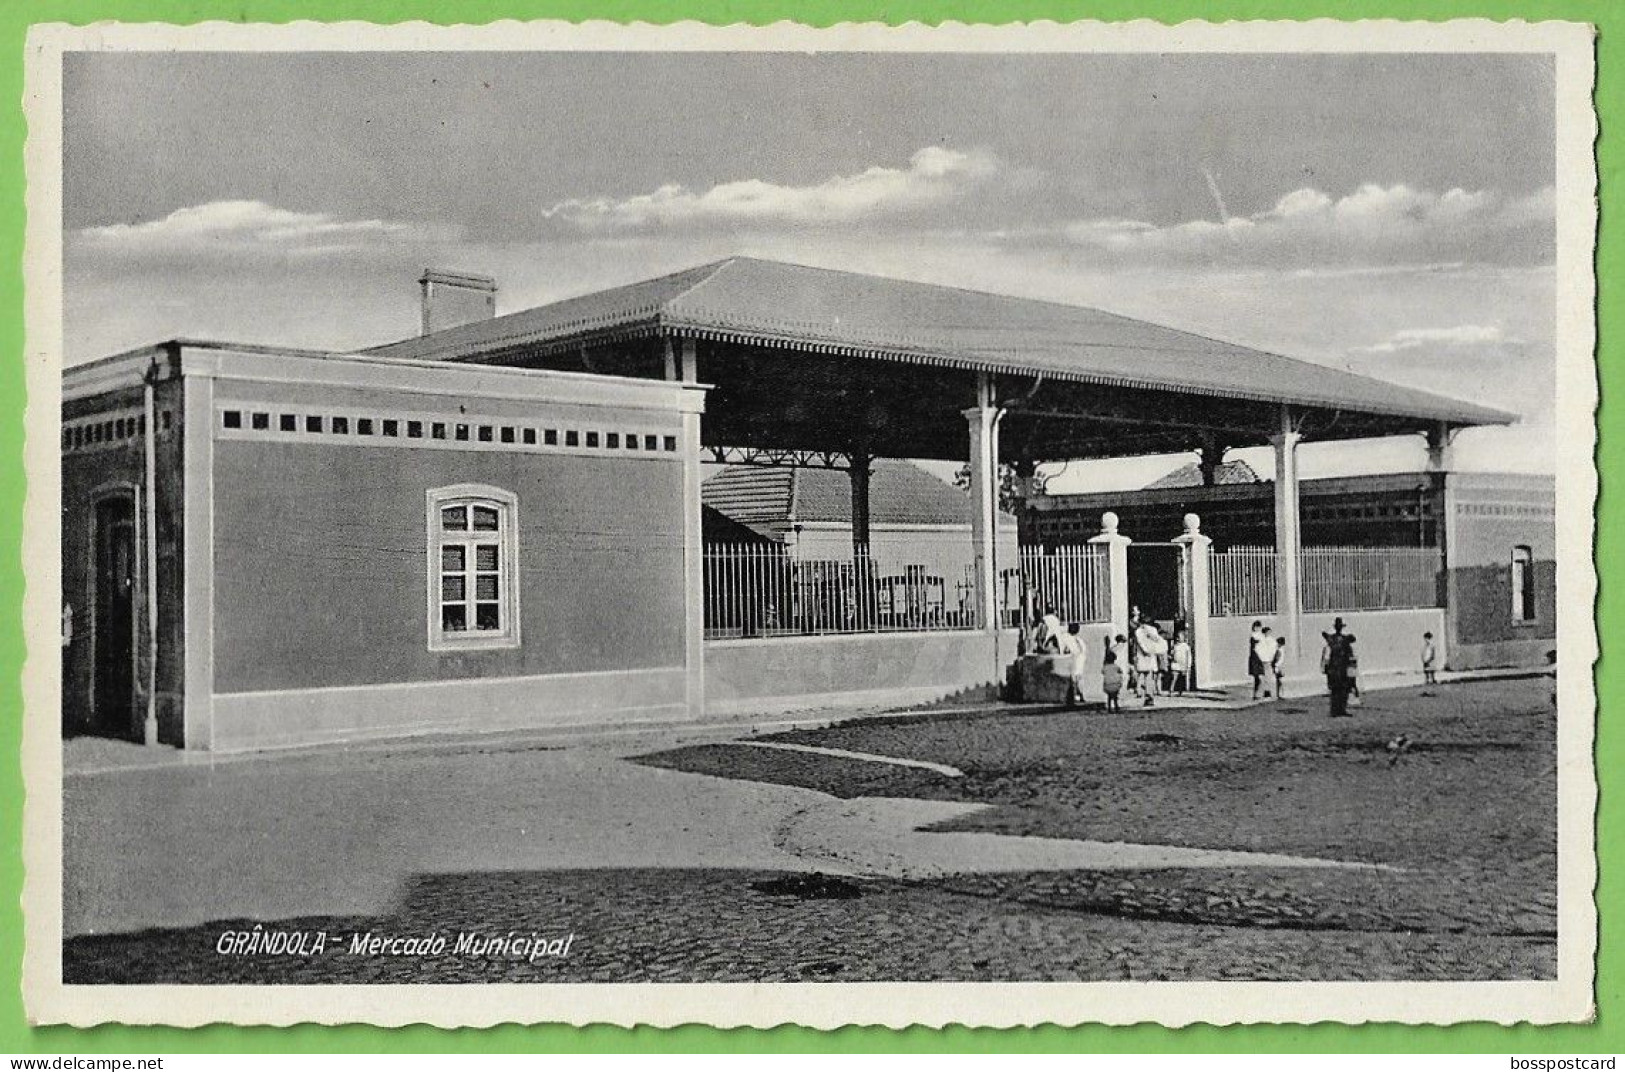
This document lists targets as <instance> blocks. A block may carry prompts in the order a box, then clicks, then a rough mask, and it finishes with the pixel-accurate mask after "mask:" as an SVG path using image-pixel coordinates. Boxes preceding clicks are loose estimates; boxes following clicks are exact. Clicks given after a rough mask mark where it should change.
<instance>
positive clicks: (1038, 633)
mask: <svg viewBox="0 0 1625 1072" xmlns="http://www.w3.org/2000/svg"><path fill="white" fill-rule="evenodd" d="M1326 636H1327V652H1333V653H1334V654H1333V656H1332V657H1335V659H1336V661H1337V662H1338V663H1339V666H1338V668H1337V676H1339V677H1340V678H1342V679H1344V680H1346V682H1347V689H1348V691H1349V692H1350V693H1352V694H1353V695H1354V696H1356V697H1357V696H1359V694H1360V687H1359V684H1358V677H1357V674H1358V670H1357V669H1356V666H1357V664H1356V662H1355V656H1354V650H1353V649H1354V643H1353V642H1354V637H1353V636H1352V635H1349V634H1345V633H1343V619H1341V618H1339V619H1337V622H1336V623H1335V628H1334V631H1333V633H1329V634H1327V635H1326ZM1334 641H1337V642H1339V643H1334ZM1032 650H1033V651H1037V652H1042V653H1045V654H1052V655H1063V656H1071V657H1072V660H1073V662H1072V673H1071V675H1070V676H1071V678H1072V687H1071V690H1070V693H1069V695H1068V697H1067V701H1068V703H1069V704H1070V703H1072V702H1076V701H1080V700H1082V698H1083V686H1084V678H1085V676H1086V675H1087V667H1086V662H1085V659H1084V645H1083V638H1082V637H1080V636H1079V635H1078V623H1076V622H1073V623H1072V624H1071V625H1070V626H1068V627H1066V628H1063V627H1062V625H1061V619H1060V618H1059V617H1058V616H1057V615H1056V613H1055V608H1054V607H1049V608H1046V610H1045V611H1044V615H1043V617H1042V618H1040V619H1039V622H1038V625H1037V627H1036V628H1035V629H1034V631H1033V647H1032ZM1328 658H1329V657H1328V655H1327V654H1325V653H1323V654H1322V659H1321V661H1322V663H1323V664H1325V663H1326V662H1327V661H1328ZM1438 658H1439V652H1438V648H1437V647H1436V646H1435V645H1434V643H1433V634H1432V633H1423V634H1422V673H1423V680H1424V681H1425V682H1426V683H1427V684H1430V685H1431V684H1433V683H1434V682H1435V681H1436V680H1437V679H1436V677H1435V673H1436V670H1437V663H1438ZM1322 669H1323V670H1327V669H1328V668H1327V667H1326V666H1325V665H1323V666H1322ZM1247 674H1248V676H1249V677H1251V678H1252V679H1253V699H1255V700H1257V699H1259V698H1260V697H1261V696H1262V697H1263V698H1268V697H1270V696H1272V695H1273V696H1275V697H1277V698H1280V697H1284V696H1285V695H1286V693H1285V691H1284V689H1283V685H1284V683H1285V677H1286V644H1285V643H1284V642H1283V641H1282V640H1281V639H1280V638H1279V637H1277V636H1276V635H1275V634H1274V632H1273V631H1272V630H1271V629H1270V627H1269V626H1267V625H1265V624H1264V623H1263V622H1259V621H1255V622H1253V627H1252V632H1251V635H1250V636H1249V637H1248V639H1247ZM1272 684H1273V689H1272V688H1271V685H1272ZM1100 686H1101V691H1102V692H1104V693H1105V694H1106V710H1107V711H1121V710H1122V709H1123V708H1122V704H1121V698H1122V694H1123V690H1124V689H1125V688H1126V689H1127V690H1128V691H1129V692H1132V693H1138V694H1139V695H1140V696H1141V697H1142V698H1143V699H1144V701H1145V706H1146V707H1152V706H1154V705H1155V704H1156V698H1157V697H1158V696H1162V695H1165V694H1169V693H1171V694H1173V695H1176V696H1178V695H1183V694H1184V693H1185V692H1187V691H1188V690H1190V689H1191V688H1192V687H1193V682H1192V680H1191V645H1190V640H1189V638H1188V637H1187V636H1186V632H1185V628H1184V623H1182V622H1175V623H1174V629H1173V633H1172V635H1171V636H1170V635H1169V633H1168V632H1167V631H1166V630H1164V629H1163V628H1162V627H1161V626H1159V625H1157V624H1156V623H1155V622H1153V621H1151V620H1150V619H1149V618H1146V617H1144V616H1142V615H1141V614H1140V610H1139V608H1138V607H1136V608H1134V610H1133V611H1132V612H1131V613H1130V615H1129V632H1128V634H1127V635H1124V634H1122V633H1119V634H1117V636H1116V637H1114V638H1113V639H1112V640H1111V642H1110V643H1109V644H1108V645H1107V646H1106V652H1105V656H1104V658H1103V659H1102V660H1101V667H1100ZM1333 691H1334V693H1335V691H1336V689H1335V688H1334V690H1333Z"/></svg>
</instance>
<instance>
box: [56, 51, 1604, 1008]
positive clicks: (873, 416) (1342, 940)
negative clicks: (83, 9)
mask: <svg viewBox="0 0 1625 1072" xmlns="http://www.w3.org/2000/svg"><path fill="white" fill-rule="evenodd" d="M36 38H37V44H38V46H39V47H38V49H37V50H36V54H35V55H34V56H33V57H32V61H31V62H32V66H31V69H30V87H29V93H30V95H29V106H30V109H31V111H30V116H31V124H30V143H29V154H30V159H29V195H30V218H29V236H30V249H29V275H28V281H29V303H30V305H29V310H30V338H31V344H32V350H31V354H30V373H29V374H30V403H29V414H28V435H29V446H28V450H29V462H30V482H31V483H30V507H29V509H30V523H29V525H30V527H29V530H28V540H29V548H28V554H29V563H30V566H29V568H30V583H29V592H28V604H27V616H28V628H29V636H30V654H29V665H28V674H29V679H28V685H29V692H28V712H27V723H26V732H27V735H28V736H27V740H26V742H25V746H26V747H25V751H26V760H27V771H28V775H29V801H28V808H29V813H28V822H29V824H30V826H29V829H30V831H31V835H30V839H29V844H28V861H27V862H28V868H29V871H28V883H29V886H28V891H27V895H26V897H25V906H26V907H27V909H28V912H29V946H28V984H29V986H28V991H27V993H28V997H29V1007H30V1015H31V1016H32V1017H34V1018H35V1019H36V1020H39V1021H42V1022H68V1023H77V1024H88V1023H96V1022H103V1021H108V1020H114V1021H122V1022H128V1023H174V1024H202V1023H210V1022H217V1021H227V1022H235V1023H243V1024H250V1023H288V1022H298V1021H300V1020H318V1021H325V1022H342V1021H347V1020H348V1021H357V1020H358V1021H365V1022H372V1023H379V1024H392V1023H412V1022H428V1023H435V1024H444V1025H449V1026H455V1025H460V1024H471V1025H474V1024H484V1023H493V1022H500V1021H501V1020H513V1019H519V1020H522V1021H531V1022H538V1021H563V1022H575V1023H586V1022H599V1021H602V1022H611V1023H628V1024H630V1023H654V1024H661V1023H683V1022H692V1021H699V1022H705V1023H712V1024H717V1025H735V1024H758V1025H761V1024H774V1023H781V1022H795V1023H803V1024H808V1025H813V1026H839V1025H841V1024H846V1023H883V1024H898V1025H903V1024H910V1023H945V1022H963V1023H970V1024H986V1025H1000V1026H1007V1025H1013V1024H1028V1023H1045V1022H1051V1023H1067V1024H1075V1023H1080V1022H1087V1021H1101V1022H1108V1023H1116V1022H1133V1021H1141V1020H1150V1021H1156V1022H1161V1023H1167V1024H1180V1023H1189V1022H1211V1023H1224V1022H1237V1021H1293V1022H1304V1021H1313V1020H1325V1019H1331V1020H1342V1021H1345V1022H1354V1021H1362V1020H1369V1019H1374V1020H1392V1021H1408V1022H1429V1023H1451V1022H1459V1021H1462V1020H1467V1019H1480V1020H1482V1019H1492V1020H1501V1021H1503V1022H1511V1021H1527V1020H1532V1021H1534V1022H1554V1021H1573V1020H1578V1019H1583V1018H1585V1017H1586V1016H1588V1015H1589V1011H1590V1009H1591V1008H1592V981H1593V968H1592V963H1593V955H1594V945H1595V935H1596V920H1595V911H1594V906H1593V901H1592V886H1593V882H1594V877H1595V857H1594V834H1593V818H1592V809H1593V804H1594V795H1595V790H1594V779H1593V765H1592V759H1591V751H1590V746H1591V735H1592V722H1593V718H1594V713H1595V710H1594V693H1593V685H1592V676H1591V675H1592V662H1593V660H1594V658H1595V654H1596V637H1595V628H1594V622H1593V612H1592V600H1593V596H1594V588H1595V580H1594V573H1593V567H1592V563H1591V547H1592V543H1591V541H1592V531H1593V517H1592V511H1593V500H1594V496H1595V470H1594V464H1593V458H1592V449H1593V443H1594V441H1595V426H1594V406H1595V397H1596V395H1595V368H1594V364H1593V357H1592V353H1593V351H1592V347H1593V341H1594V332H1593V328H1592V319H1591V318H1592V312H1591V301H1592V293H1593V281H1592V266H1591V256H1592V232H1593V228H1594V222H1595V204H1594V200H1593V194H1594V189H1595V170H1594V166H1593V163H1592V155H1591V142H1592V139H1593V137H1594V135H1595V125H1594V120H1593V114H1592V111H1591V105H1590V92H1591V87H1592V60H1591V51H1590V48H1591V42H1590V35H1589V30H1588V28H1587V27H1584V26H1581V25H1578V24H1569V23H1564V24H1558V23H1542V24H1533V25H1531V24H1490V23H1468V24H1455V23H1443V24H1437V25H1424V24H1404V23H1385V24H1357V23H1347V24H1335V23H1316V24H1313V25H1310V24H1298V25H1285V24H1270V23H1256V24H1235V25H1217V24H1212V25H1195V24H1191V25H1185V26H1177V27H1165V26H1154V25H1149V24H1133V25H1132V26H1129V25H1118V26H1115V27H1110V28H1106V27H1102V26H1098V25H1096V26H1090V25H1088V24H1078V25H1073V26H1057V25H1054V24H1049V25H1039V24H1034V25H1032V26H1012V27H1005V28H1000V27H965V26H959V27H950V26H943V27H938V28H928V27H923V26H912V27H908V28H902V29H889V28H885V27H874V26H871V27H865V26H844V27H835V28H832V29H828V30H818V29H813V28H810V27H796V26H790V25H783V26H777V27H768V28H750V27H732V28H712V27H699V26H695V25H687V26H673V27H652V26H640V27H618V26H610V25H608V24H601V25H585V26H570V25H565V24H537V25H530V26H526V25H521V24H509V25H507V26H506V27H504V26H492V27H483V28H481V27H463V28H455V29H440V28H434V27H427V26H422V25H419V26H415V27H414V26H400V27H388V28H386V27H366V26H362V25H359V24H346V25H331V26H318V25H314V24H305V25H302V26H290V27H270V26H262V27H254V26H235V27H227V26H223V25H214V26H197V27H186V28H181V27H164V26H157V25H142V26H137V25H128V26H120V25H118V24H108V25H104V26H100V27H95V28H70V27H63V26H58V27H46V28H39V29H37V30H36ZM609 984H618V985H609ZM695 984H707V985H695ZM1215 984H1217V985H1215Z"/></svg>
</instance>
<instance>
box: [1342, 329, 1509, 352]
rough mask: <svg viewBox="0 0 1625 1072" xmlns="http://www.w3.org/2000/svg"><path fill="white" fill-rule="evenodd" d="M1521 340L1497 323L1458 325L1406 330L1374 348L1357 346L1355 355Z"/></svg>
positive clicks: (1458, 347) (1498, 344)
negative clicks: (1510, 334)
mask: <svg viewBox="0 0 1625 1072" xmlns="http://www.w3.org/2000/svg"><path fill="white" fill-rule="evenodd" d="M1518 341H1519V340H1517V339H1511V338H1508V337H1507V334H1506V332H1504V331H1502V330H1501V328H1500V327H1499V326H1497V325H1494V324H1458V325H1456V326H1455V327H1453V328H1407V329H1405V330H1403V331H1396V332H1394V333H1393V334H1392V335H1390V336H1388V338H1386V339H1384V340H1383V341H1382V342H1379V343H1377V344H1376V345H1374V346H1361V347H1357V348H1356V349H1355V350H1354V351H1353V352H1355V353H1364V354H1397V353H1402V352H1404V351H1408V350H1420V349H1423V348H1425V347H1451V348H1453V349H1458V350H1459V349H1464V348H1468V347H1483V346H1491V347H1500V346H1501V345H1503V344H1506V345H1516V344H1517V343H1518Z"/></svg>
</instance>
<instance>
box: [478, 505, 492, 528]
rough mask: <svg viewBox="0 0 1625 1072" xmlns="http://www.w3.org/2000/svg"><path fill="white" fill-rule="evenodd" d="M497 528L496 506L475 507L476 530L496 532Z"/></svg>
mask: <svg viewBox="0 0 1625 1072" xmlns="http://www.w3.org/2000/svg"><path fill="white" fill-rule="evenodd" d="M496 530H497V512H496V509H495V508H494V507H490V506H476V507H474V531H475V532H495V531H496Z"/></svg>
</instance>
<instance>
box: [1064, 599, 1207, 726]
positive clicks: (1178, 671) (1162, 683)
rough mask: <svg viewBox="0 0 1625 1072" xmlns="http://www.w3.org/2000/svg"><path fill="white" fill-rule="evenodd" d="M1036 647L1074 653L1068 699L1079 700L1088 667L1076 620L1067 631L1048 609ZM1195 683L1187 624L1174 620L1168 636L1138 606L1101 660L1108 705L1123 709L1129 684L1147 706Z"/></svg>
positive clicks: (1107, 708) (1111, 709)
mask: <svg viewBox="0 0 1625 1072" xmlns="http://www.w3.org/2000/svg"><path fill="white" fill-rule="evenodd" d="M1033 650H1034V651H1037V652H1043V653H1046V654H1054V655H1070V656H1072V658H1073V664H1072V666H1073V669H1072V674H1071V677H1072V689H1071V696H1070V697H1069V701H1078V700H1081V699H1082V698H1083V692H1084V679H1085V677H1086V676H1087V673H1088V670H1087V664H1086V661H1085V658H1084V646H1083V640H1082V638H1081V637H1080V636H1079V635H1078V625H1077V623H1076V622H1074V623H1072V625H1071V626H1069V627H1068V628H1066V629H1064V630H1063V629H1062V627H1061V620H1060V618H1059V617H1057V615H1056V613H1055V608H1054V607H1049V608H1047V609H1046V610H1045V612H1044V615H1043V617H1042V618H1040V619H1039V622H1038V625H1037V627H1036V629H1035V630H1034V633H1033ZM1192 686H1193V682H1192V681H1191V645H1190V640H1189V638H1188V637H1187V636H1186V634H1185V629H1184V627H1183V625H1182V624H1181V623H1177V622H1176V623H1175V625H1174V630H1173V633H1172V635H1170V634H1169V633H1168V632H1167V631H1166V630H1164V629H1162V628H1161V627H1160V626H1158V625H1157V624H1156V623H1155V622H1153V621H1151V620H1150V619H1149V618H1145V617H1143V616H1142V615H1141V614H1140V611H1139V609H1138V608H1135V609H1134V611H1133V612H1132V613H1131V614H1130V616H1129V632H1128V633H1127V634H1126V635H1125V634H1122V633H1119V634H1118V635H1117V636H1116V637H1115V638H1113V639H1112V641H1111V642H1110V643H1109V644H1108V645H1107V646H1106V651H1105V655H1104V657H1103V658H1102V660H1101V667H1100V687H1101V691H1102V692H1103V693H1105V696H1106V710H1107V711H1121V710H1122V703H1121V700H1122V694H1123V690H1124V689H1125V688H1127V689H1128V691H1129V692H1132V693H1138V694H1139V695H1140V696H1141V697H1142V698H1143V699H1144V701H1145V706H1146V707H1152V706H1154V705H1155V704H1156V698H1157V697H1158V696H1162V695H1164V694H1167V693H1170V692H1171V693H1173V694H1174V695H1183V694H1184V693H1185V692H1186V691H1188V690H1189V689H1191V688H1192Z"/></svg>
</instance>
